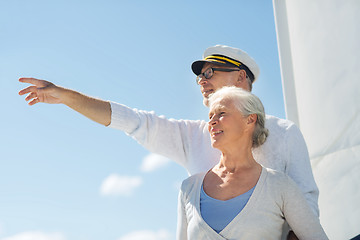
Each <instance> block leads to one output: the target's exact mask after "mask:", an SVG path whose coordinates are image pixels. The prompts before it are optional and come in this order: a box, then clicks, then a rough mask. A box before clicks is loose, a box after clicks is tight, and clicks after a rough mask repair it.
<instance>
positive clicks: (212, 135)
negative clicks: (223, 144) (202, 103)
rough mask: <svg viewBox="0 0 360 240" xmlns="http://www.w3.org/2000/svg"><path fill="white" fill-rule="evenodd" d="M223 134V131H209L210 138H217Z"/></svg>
mask: <svg viewBox="0 0 360 240" xmlns="http://www.w3.org/2000/svg"><path fill="white" fill-rule="evenodd" d="M223 132H224V131H222V130H218V129H213V130H211V137H216V136H218V135H219V134H221V133H223Z"/></svg>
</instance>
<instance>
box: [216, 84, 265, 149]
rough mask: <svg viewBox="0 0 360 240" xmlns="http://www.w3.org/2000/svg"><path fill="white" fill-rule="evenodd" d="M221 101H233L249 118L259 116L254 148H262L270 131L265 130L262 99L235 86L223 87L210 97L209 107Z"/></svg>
mask: <svg viewBox="0 0 360 240" xmlns="http://www.w3.org/2000/svg"><path fill="white" fill-rule="evenodd" d="M221 99H231V100H233V102H234V104H235V107H236V108H237V109H238V110H239V111H240V112H241V114H242V115H244V116H249V115H250V114H256V115H257V121H256V123H255V129H254V132H253V144H252V147H253V148H256V147H259V146H261V145H262V144H263V143H264V142H265V141H266V138H267V136H268V135H269V130H268V129H267V128H265V110H264V106H263V104H262V103H261V101H260V99H259V98H258V97H257V96H255V95H254V94H252V93H251V92H248V91H246V90H243V89H241V88H238V87H235V86H231V87H223V88H221V89H219V90H217V91H216V92H215V93H213V94H212V95H211V96H210V97H209V106H211V105H212V104H213V103H215V102H216V101H219V100H221Z"/></svg>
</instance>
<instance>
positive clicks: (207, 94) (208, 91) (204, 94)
mask: <svg viewBox="0 0 360 240" xmlns="http://www.w3.org/2000/svg"><path fill="white" fill-rule="evenodd" d="M201 92H202V94H203V96H204V97H208V96H209V95H210V94H211V93H213V92H214V90H213V89H207V90H205V89H203V90H202V91H201Z"/></svg>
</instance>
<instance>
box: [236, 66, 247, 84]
mask: <svg viewBox="0 0 360 240" xmlns="http://www.w3.org/2000/svg"><path fill="white" fill-rule="evenodd" d="M238 81H239V82H242V81H246V72H245V70H244V69H241V70H240V71H239V76H238Z"/></svg>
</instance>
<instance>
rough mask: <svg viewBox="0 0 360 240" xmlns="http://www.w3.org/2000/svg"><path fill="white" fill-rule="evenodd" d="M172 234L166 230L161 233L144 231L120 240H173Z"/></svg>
mask: <svg viewBox="0 0 360 240" xmlns="http://www.w3.org/2000/svg"><path fill="white" fill-rule="evenodd" d="M171 239H173V238H171V234H170V232H169V231H167V230H165V229H161V230H159V231H150V230H142V231H136V232H131V233H129V234H126V235H124V236H122V237H121V238H119V239H118V240H171Z"/></svg>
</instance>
